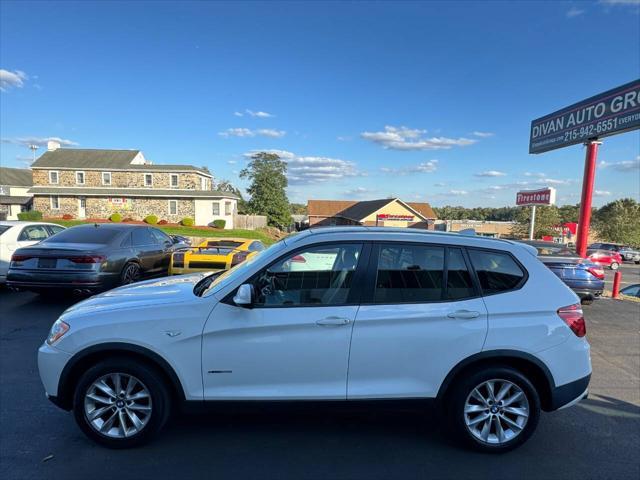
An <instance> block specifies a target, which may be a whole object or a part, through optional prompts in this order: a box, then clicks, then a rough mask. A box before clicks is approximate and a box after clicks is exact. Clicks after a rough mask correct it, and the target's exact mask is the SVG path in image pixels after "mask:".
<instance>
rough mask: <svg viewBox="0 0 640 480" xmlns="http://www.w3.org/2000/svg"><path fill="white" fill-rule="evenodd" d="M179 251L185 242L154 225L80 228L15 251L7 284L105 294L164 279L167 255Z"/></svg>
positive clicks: (108, 225) (100, 225)
mask: <svg viewBox="0 0 640 480" xmlns="http://www.w3.org/2000/svg"><path fill="white" fill-rule="evenodd" d="M178 247H184V244H182V243H180V242H179V240H177V239H174V238H172V237H170V236H169V235H167V234H165V233H164V232H162V231H161V230H159V229H157V228H153V227H147V226H142V225H122V224H87V225H78V226H75V227H72V228H69V229H67V230H64V231H62V232H60V233H58V234H56V235H53V236H52V237H49V238H47V239H46V240H43V241H42V242H40V243H38V244H37V245H33V246H30V247H24V248H19V249H18V250H16V251H15V252H14V254H13V256H12V257H11V263H10V265H9V271H8V273H7V285H8V286H9V287H10V288H15V289H21V290H32V291H37V292H47V291H55V290H58V289H68V290H73V291H75V292H76V293H92V292H97V291H102V290H108V289H110V288H113V287H116V286H118V285H125V284H128V283H133V282H135V281H138V280H140V279H143V278H145V277H153V276H162V275H166V274H167V270H168V268H169V261H170V259H171V253H172V252H173V250H174V249H175V248H178Z"/></svg>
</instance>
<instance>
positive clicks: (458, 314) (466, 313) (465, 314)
mask: <svg viewBox="0 0 640 480" xmlns="http://www.w3.org/2000/svg"><path fill="white" fill-rule="evenodd" d="M479 316H480V312H472V311H471V310H456V311H455V312H451V313H448V314H447V317H449V318H462V319H472V318H478V317H479Z"/></svg>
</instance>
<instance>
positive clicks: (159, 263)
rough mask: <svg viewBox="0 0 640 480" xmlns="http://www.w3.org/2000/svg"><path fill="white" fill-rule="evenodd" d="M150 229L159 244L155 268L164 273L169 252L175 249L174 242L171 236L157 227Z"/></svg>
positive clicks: (167, 265)
mask: <svg viewBox="0 0 640 480" xmlns="http://www.w3.org/2000/svg"><path fill="white" fill-rule="evenodd" d="M150 230H151V233H152V234H153V236H154V238H155V239H156V242H157V244H158V246H159V249H158V258H157V260H156V268H157V269H158V271H161V272H164V273H166V272H167V271H168V270H169V263H170V262H171V254H172V253H173V251H174V250H175V244H174V243H173V240H172V239H171V237H170V236H169V235H167V234H166V233H164V232H163V231H161V230H158V229H157V228H151V229H150Z"/></svg>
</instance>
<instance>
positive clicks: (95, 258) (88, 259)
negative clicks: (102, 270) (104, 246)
mask: <svg viewBox="0 0 640 480" xmlns="http://www.w3.org/2000/svg"><path fill="white" fill-rule="evenodd" d="M106 259H107V257H104V256H102V255H81V256H77V257H67V260H69V261H71V262H73V263H102V262H104V261H105V260H106Z"/></svg>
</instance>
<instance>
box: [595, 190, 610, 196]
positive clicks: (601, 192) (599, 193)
mask: <svg viewBox="0 0 640 480" xmlns="http://www.w3.org/2000/svg"><path fill="white" fill-rule="evenodd" d="M593 194H594V195H595V196H596V197H608V196H609V195H611V192H609V191H607V190H594V191H593Z"/></svg>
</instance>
